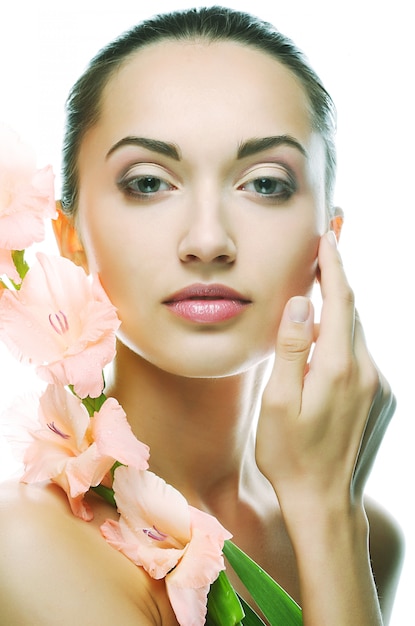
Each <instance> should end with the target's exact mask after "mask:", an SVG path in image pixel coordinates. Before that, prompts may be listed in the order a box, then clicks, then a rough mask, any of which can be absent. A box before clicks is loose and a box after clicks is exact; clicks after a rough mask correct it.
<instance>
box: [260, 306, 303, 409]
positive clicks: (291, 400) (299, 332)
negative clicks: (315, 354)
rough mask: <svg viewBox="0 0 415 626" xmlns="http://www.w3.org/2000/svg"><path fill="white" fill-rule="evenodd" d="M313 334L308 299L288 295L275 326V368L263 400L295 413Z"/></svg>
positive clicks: (298, 406) (299, 403)
mask: <svg viewBox="0 0 415 626" xmlns="http://www.w3.org/2000/svg"><path fill="white" fill-rule="evenodd" d="M313 335H314V310H313V305H312V304H311V301H310V300H309V298H306V297H303V296H296V297H294V298H291V300H289V302H288V303H287V305H286V307H285V309H284V313H283V315H282V319H281V323H280V327H279V330H278V337H277V345H276V354H275V362H274V368H273V371H272V374H271V377H270V380H269V383H268V385H267V388H266V390H265V394H264V401H265V403H267V404H268V405H272V406H274V408H275V407H278V406H279V407H280V408H282V409H284V410H288V411H289V413H290V414H292V413H293V412H294V413H295V414H298V412H299V409H300V407H301V394H302V388H303V380H304V373H305V368H306V365H307V359H308V355H309V353H310V348H311V345H312V342H313Z"/></svg>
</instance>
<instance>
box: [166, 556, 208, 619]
mask: <svg viewBox="0 0 415 626" xmlns="http://www.w3.org/2000/svg"><path fill="white" fill-rule="evenodd" d="M199 565H202V562H201V563H200V564H199ZM209 588H210V585H206V586H205V587H199V588H198V589H188V588H186V587H176V586H175V585H174V584H172V583H171V580H170V574H169V575H168V576H166V589H167V595H168V596H169V600H170V604H171V605H172V608H173V611H174V613H175V615H176V618H177V621H178V622H179V624H180V626H203V625H204V624H205V618H206V610H207V609H206V605H207V596H208V593H209Z"/></svg>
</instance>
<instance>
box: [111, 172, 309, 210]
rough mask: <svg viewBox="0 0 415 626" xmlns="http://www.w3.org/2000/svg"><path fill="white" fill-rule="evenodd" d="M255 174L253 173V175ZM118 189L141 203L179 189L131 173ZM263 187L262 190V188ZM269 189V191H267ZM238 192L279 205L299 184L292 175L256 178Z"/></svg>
mask: <svg viewBox="0 0 415 626" xmlns="http://www.w3.org/2000/svg"><path fill="white" fill-rule="evenodd" d="M253 173H254V172H251V175H252V174H253ZM140 184H141V185H143V184H144V185H147V191H144V190H143V189H141V190H140ZM117 185H118V187H119V188H120V189H121V191H122V192H123V193H124V194H126V195H127V196H129V197H131V198H133V199H135V200H141V201H144V202H145V201H150V200H151V199H152V198H154V197H156V196H159V195H160V194H163V193H164V192H166V191H173V190H175V189H177V187H176V186H175V185H173V184H172V183H170V182H169V181H167V180H165V179H164V178H162V177H160V176H155V175H152V174H143V175H138V173H133V172H130V173H128V172H127V174H126V175H124V176H123V177H122V178H121V179H120V180H119V181H118V182H117ZM261 186H262V188H263V189H262V190H261V189H260V187H261ZM267 188H268V189H267ZM276 189H277V191H276ZM237 190H238V191H244V192H246V193H248V194H252V195H253V196H254V197H256V198H260V199H261V200H264V201H268V202H272V203H279V202H285V201H287V200H289V199H290V198H291V197H292V196H293V194H294V193H295V192H296V191H297V183H296V180H295V179H294V177H293V176H292V174H290V173H289V172H288V173H287V176H286V177H284V176H272V175H270V176H266V175H262V176H255V177H252V178H250V179H248V180H246V181H245V182H243V183H242V184H241V185H239V186H238V187H237Z"/></svg>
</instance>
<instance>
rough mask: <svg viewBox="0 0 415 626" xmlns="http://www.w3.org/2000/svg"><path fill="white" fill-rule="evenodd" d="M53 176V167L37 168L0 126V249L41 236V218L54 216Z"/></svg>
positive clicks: (17, 141)
mask: <svg viewBox="0 0 415 626" xmlns="http://www.w3.org/2000/svg"><path fill="white" fill-rule="evenodd" d="M53 179H54V176H53V172H52V168H51V167H50V166H48V167H45V168H43V169H36V164H35V157H34V154H33V152H32V151H31V149H30V148H29V147H28V146H27V145H25V144H24V143H23V142H22V141H21V140H20V138H19V136H18V135H17V134H16V133H15V132H14V131H12V130H11V129H10V128H8V127H7V126H5V125H3V124H2V125H0V249H1V248H2V249H4V250H24V249H25V248H27V247H28V246H30V245H31V244H32V243H33V242H35V241H36V242H39V241H42V240H43V239H44V237H45V226H44V220H45V219H47V218H54V217H56V207H55V200H54V180H53ZM0 272H1V270H0Z"/></svg>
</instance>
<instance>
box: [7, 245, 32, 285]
mask: <svg viewBox="0 0 415 626" xmlns="http://www.w3.org/2000/svg"><path fill="white" fill-rule="evenodd" d="M24 255H25V251H24V250H13V251H12V259H13V263H14V266H15V268H16V270H17V273H18V274H19V276H20V278H21V279H22V280H23V279H24V277H25V276H26V274H27V272H28V271H29V265H28V263H27V262H26V260H25V258H24ZM11 282H12V283H13V285H14V286H15V288H16V289H20V287H21V285H19V284H16V283H15V282H14V281H11Z"/></svg>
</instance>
